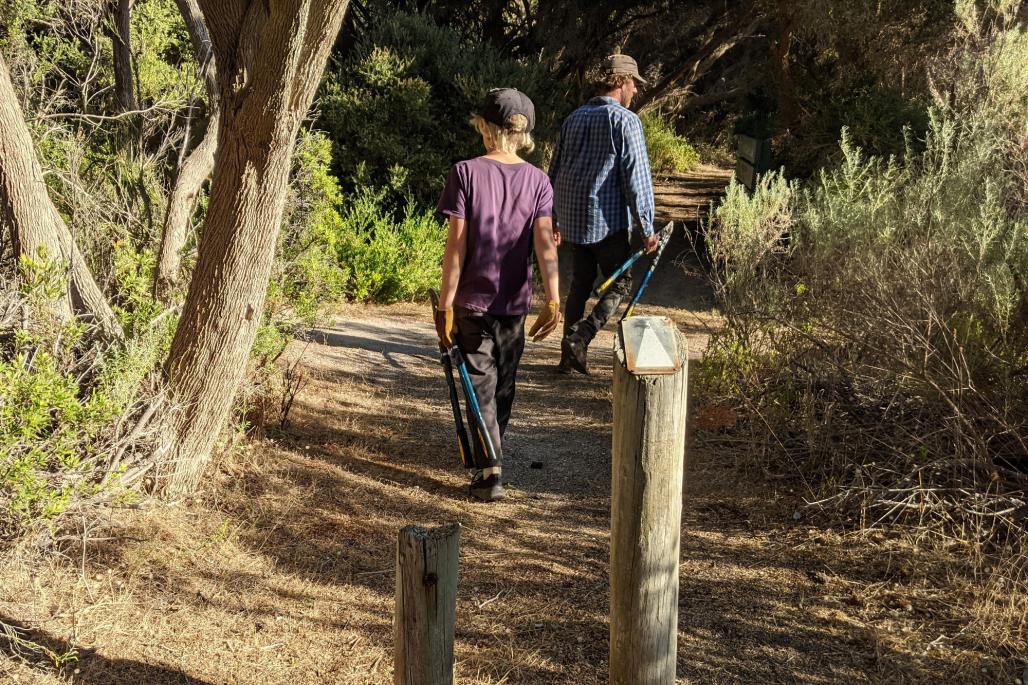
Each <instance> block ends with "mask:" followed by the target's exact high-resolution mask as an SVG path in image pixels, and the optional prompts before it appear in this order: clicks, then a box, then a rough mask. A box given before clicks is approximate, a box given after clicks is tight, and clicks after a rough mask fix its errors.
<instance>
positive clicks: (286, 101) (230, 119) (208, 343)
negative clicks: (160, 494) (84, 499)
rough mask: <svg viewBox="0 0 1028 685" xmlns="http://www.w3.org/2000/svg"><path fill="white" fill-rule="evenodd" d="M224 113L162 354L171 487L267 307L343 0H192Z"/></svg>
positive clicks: (206, 436) (228, 402) (209, 431)
mask: <svg viewBox="0 0 1028 685" xmlns="http://www.w3.org/2000/svg"><path fill="white" fill-rule="evenodd" d="M199 5H200V9H201V11H202V12H203V15H204V19H205V20H206V24H207V28H208V31H209V33H210V39H211V45H212V47H213V50H214V62H215V65H216V66H215V72H216V76H215V78H216V87H217V89H218V100H219V109H220V116H219V119H218V147H217V152H216V153H215V159H214V171H213V177H212V181H211V191H210V201H209V205H208V210H207V216H206V218H205V221H204V225H203V229H202V233H201V237H200V244H199V249H198V258H197V263H196V267H195V269H194V271H193V276H192V279H191V281H190V286H189V292H188V294H187V296H186V301H185V304H184V305H183V310H182V317H181V320H180V322H179V326H178V330H177V331H176V333H175V338H174V340H173V341H172V344H171V350H170V353H169V355H168V360H167V362H166V363H165V367H164V369H165V374H166V376H167V383H168V394H169V399H170V400H171V404H172V406H173V407H174V409H173V410H171V411H170V412H169V414H168V416H167V417H166V419H165V425H164V430H163V434H162V439H161V443H160V446H159V448H158V456H159V458H160V464H161V468H160V469H159V487H160V488H161V489H162V490H163V491H164V492H166V493H168V494H171V495H177V494H183V493H188V492H191V491H193V490H195V489H196V487H197V486H198V485H199V484H200V482H201V480H202V478H203V475H204V471H205V468H206V466H207V464H208V463H209V461H210V457H211V454H212V452H213V450H214V447H215V444H216V441H217V439H218V436H219V434H220V433H221V430H222V429H223V428H224V426H225V424H226V421H227V419H228V416H229V413H230V411H231V408H232V402H233V398H234V395H235V392H236V389H237V387H238V386H239V383H240V381H241V380H242V378H243V376H244V374H245V372H246V365H247V361H248V359H249V355H250V350H251V348H252V347H253V342H254V338H255V336H256V333H257V327H258V325H259V323H260V318H261V313H262V310H263V308H264V299H265V294H266V290H267V283H268V278H269V275H270V272H271V267H272V260H273V258H274V252H275V244H276V239H277V236H278V232H279V227H280V224H281V220H282V210H283V204H284V198H285V191H286V185H287V182H288V176H289V168H290V160H291V157H292V153H293V147H294V145H295V141H296V136H297V133H298V132H299V128H300V124H301V123H302V121H303V119H304V117H305V115H306V113H307V110H308V108H309V107H310V104H311V101H312V100H313V98H314V94H315V91H316V90H317V87H318V83H319V81H320V78H321V74H322V72H323V71H324V68H325V63H326V61H327V59H328V55H329V52H330V50H331V48H332V43H333V41H334V40H335V37H336V34H337V33H338V31H339V27H340V24H341V23H342V20H343V15H344V13H345V11H346V6H347V0H260V1H258V0H200V2H199Z"/></svg>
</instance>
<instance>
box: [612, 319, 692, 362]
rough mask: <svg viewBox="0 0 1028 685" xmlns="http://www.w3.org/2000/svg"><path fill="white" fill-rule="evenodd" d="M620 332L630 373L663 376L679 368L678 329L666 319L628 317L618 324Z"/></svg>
mask: <svg viewBox="0 0 1028 685" xmlns="http://www.w3.org/2000/svg"><path fill="white" fill-rule="evenodd" d="M619 331H620V335H621V345H622V347H623V348H624V350H625V368H627V369H628V372H629V373H631V374H635V375H637V376H645V375H663V374H672V373H675V372H676V371H678V370H679V369H680V368H682V360H681V358H680V356H679V353H678V330H677V329H676V328H675V325H674V324H673V323H671V320H670V319H668V318H667V317H666V316H630V317H628V318H627V319H625V320H624V321H622V322H621V324H620V327H619Z"/></svg>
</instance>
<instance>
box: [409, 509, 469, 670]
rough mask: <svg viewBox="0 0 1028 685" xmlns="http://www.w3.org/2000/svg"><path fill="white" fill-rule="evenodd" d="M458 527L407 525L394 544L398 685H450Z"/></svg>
mask: <svg viewBox="0 0 1028 685" xmlns="http://www.w3.org/2000/svg"><path fill="white" fill-rule="evenodd" d="M459 541H460V525H459V524H456V523H454V524H451V525H448V526H443V527H442V528H436V529H434V530H431V531H429V530H425V529H424V528H418V527H417V526H406V527H405V528H403V529H402V530H400V535H399V540H398V541H397V545H396V608H395V617H394V628H395V631H394V632H395V644H394V660H393V683H394V685H452V683H453V631H454V624H455V622H456V617H457V558H458V550H459Z"/></svg>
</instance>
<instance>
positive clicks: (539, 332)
mask: <svg viewBox="0 0 1028 685" xmlns="http://www.w3.org/2000/svg"><path fill="white" fill-rule="evenodd" d="M563 318H564V317H562V316H561V314H560V302H558V301H557V300H549V301H547V302H546V306H544V307H543V309H542V311H541V312H539V316H538V317H536V319H535V323H534V324H532V328H530V329H529V331H528V334H529V335H530V336H532V340H534V341H535V342H539V341H540V340H542V339H543V338H545V337H546V336H548V335H549V334H550V333H553V330H554V329H555V328H557V326H559V325H560V322H561V321H562V320H563Z"/></svg>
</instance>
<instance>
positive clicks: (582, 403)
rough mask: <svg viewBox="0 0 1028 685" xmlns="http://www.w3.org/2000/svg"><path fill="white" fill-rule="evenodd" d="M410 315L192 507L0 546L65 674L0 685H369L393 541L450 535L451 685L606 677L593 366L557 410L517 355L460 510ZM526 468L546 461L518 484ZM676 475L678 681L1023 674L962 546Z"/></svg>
mask: <svg viewBox="0 0 1028 685" xmlns="http://www.w3.org/2000/svg"><path fill="white" fill-rule="evenodd" d="M406 314H407V312H406V311H405V310H404V309H403V308H399V309H398V310H396V316H390V317H389V318H370V319H369V318H365V319H364V320H363V321H360V322H351V323H348V324H345V325H342V326H340V327H339V328H338V329H336V334H338V335H344V336H348V337H349V338H348V339H347V340H346V341H339V342H346V343H347V346H346V347H327V346H316V347H315V346H312V349H311V350H308V357H309V358H310V362H311V363H312V364H313V365H314V366H315V371H317V372H318V373H317V376H318V377H319V378H318V379H317V380H314V381H313V382H312V385H311V386H310V387H309V388H308V389H307V390H306V391H305V392H304V393H302V394H301V396H300V397H299V398H298V399H297V405H296V407H295V408H294V410H293V411H294V414H293V420H292V422H291V428H290V430H289V431H288V432H286V433H282V434H278V435H273V436H272V438H269V439H267V440H265V441H264V442H259V443H255V444H251V445H249V446H248V447H246V448H244V449H241V450H239V451H237V452H236V453H235V454H233V455H231V456H230V457H228V458H226V459H225V460H224V461H223V463H222V464H221V466H220V469H219V473H218V476H217V481H218V482H217V484H216V485H217V486H216V487H212V488H210V489H209V490H208V492H210V493H215V494H212V495H210V496H208V498H207V499H204V500H201V501H194V502H184V503H182V504H181V505H180V506H174V507H170V508H169V507H150V506H143V507H141V508H139V509H126V510H119V511H112V512H111V516H110V525H111V528H110V531H109V532H108V533H106V534H105V535H104V537H105V538H108V539H105V540H96V541H92V542H88V543H87V546H86V549H85V550H83V549H82V548H81V547H80V546H79V545H78V544H72V545H69V546H68V547H67V548H66V550H65V554H66V556H65V558H64V559H56V560H50V561H40V560H39V559H33V558H32V557H31V556H29V555H24V556H19V555H17V554H13V555H9V556H7V557H6V561H5V564H4V567H3V568H2V569H0V581H2V582H0V588H2V589H0V621H3V622H5V623H9V624H10V623H13V622H18V623H19V624H21V625H23V626H25V627H26V628H27V630H25V631H22V632H21V635H22V636H23V638H25V639H27V640H30V641H34V642H38V643H41V644H44V645H46V647H47V649H49V650H50V651H51V652H53V653H55V654H63V653H67V652H69V651H70V650H72V649H75V650H77V652H78V656H79V660H78V661H77V662H70V661H69V663H68V664H67V665H66V666H65V667H64V669H63V670H62V669H59V668H56V667H55V665H54V664H53V661H52V659H49V658H46V657H45V656H41V655H40V654H38V653H36V654H33V653H27V654H23V657H24V659H25V660H24V661H23V660H21V659H18V658H15V657H14V656H11V655H10V653H11V651H12V650H11V649H7V650H6V653H8V654H9V656H8V658H6V659H3V660H0V680H2V681H3V682H19V683H40V684H42V683H46V684H47V685H49V684H51V683H57V682H81V683H105V684H106V683H110V684H112V685H113V684H121V683H125V684H127V683H142V682H146V683H154V684H162V683H169V684H170V683H182V682H187V683H196V684H203V683H211V684H213V683H290V684H294V685H299V684H303V683H340V684H345V685H351V684H353V685H356V684H358V683H367V684H371V683H385V682H388V681H389V680H390V673H391V644H392V629H391V615H392V592H393V568H392V567H393V545H394V540H395V535H396V531H397V530H398V529H399V528H400V527H401V526H403V525H406V524H408V523H411V522H415V523H419V524H423V525H436V524H441V523H444V522H448V521H459V522H461V524H462V525H463V530H462V551H461V574H462V575H461V582H460V589H459V594H458V627H457V645H456V656H457V665H456V671H457V674H458V682H461V683H466V684H473V685H486V684H491V685H498V684H499V683H539V684H542V683H569V684H570V683H576V684H577V683H601V682H605V678H606V663H605V660H606V649H607V645H606V639H607V623H606V607H607V601H608V600H607V574H606V561H607V545H608V537H607V535H608V518H607V517H608V512H607V507H608V505H609V499H608V480H609V467H608V463H607V456H606V449H607V448H606V444H607V440H609V425H608V422H609V420H610V414H609V398H608V394H607V387H608V385H609V380H608V378H607V377H606V374H605V373H599V374H598V375H597V376H596V377H591V378H573V379H571V380H569V381H565V385H564V387H563V389H562V393H561V398H560V399H561V401H560V402H555V401H554V399H555V396H554V393H553V392H552V383H554V382H555V381H554V380H553V378H552V377H551V376H549V375H548V372H547V371H546V369H545V367H546V366H547V365H549V364H552V363H553V362H554V361H555V358H556V353H557V350H556V347H555V345H554V344H553V343H547V344H546V345H544V346H542V349H540V348H539V347H536V348H534V349H533V351H532V352H530V354H529V355H528V357H527V358H526V364H525V374H524V376H523V383H522V385H521V389H522V393H521V396H520V398H519V401H518V426H517V427H516V428H512V436H511V440H510V444H511V446H512V447H513V449H514V457H513V460H512V461H513V462H514V463H513V464H512V467H511V469H510V474H511V477H512V478H513V479H514V481H515V487H514V490H513V493H514V496H513V497H512V499H511V500H509V501H508V502H505V503H502V504H500V505H498V506H484V505H474V504H470V503H469V502H468V501H467V500H466V498H465V497H464V496H463V495H462V488H463V486H464V480H463V476H462V475H461V474H460V473H459V472H458V469H457V467H456V464H455V462H454V461H453V458H452V455H451V454H450V452H451V448H450V444H449V443H450V436H449V432H448V424H447V421H448V416H447V413H446V412H447V408H446V406H445V405H444V403H443V402H442V401H441V400H440V398H439V396H438V394H439V392H438V391H439V381H440V379H439V378H438V374H437V369H436V367H435V366H434V364H433V362H432V359H431V356H427V357H425V358H422V357H420V356H418V355H419V354H420V352H419V351H418V350H421V349H424V350H430V349H431V347H429V345H428V344H427V343H430V342H431V337H430V336H431V333H430V329H429V328H428V326H427V325H424V324H418V325H417V326H415V325H414V324H413V323H412V322H411V320H410V319H409V318H407V316H406ZM391 336H395V337H391ZM354 338H360V339H361V340H363V343H361V342H360V341H358V340H354ZM411 341H413V342H411ZM608 342H609V338H605V339H604V340H603V341H601V345H602V346H603V349H605V348H606V344H607V343H608ZM422 343H426V344H424V345H422ZM405 345H406V346H409V347H405ZM376 348H377V349H379V350H381V349H385V351H386V354H383V353H382V352H376V351H374V349H376ZM393 363H395V364H396V365H397V366H393V365H392V364H393ZM598 366H599V368H603V362H602V361H600V360H598ZM570 425H573V426H574V427H575V430H573V431H569V430H567V428H568V426H570ZM535 459H542V460H544V461H545V464H546V466H545V468H544V470H542V471H534V470H529V469H527V468H525V463H526V462H527V461H530V460H535ZM690 461H691V464H690V471H689V476H688V481H689V483H690V486H689V488H690V489H689V494H688V503H689V506H688V509H687V512H686V516H685V521H684V525H683V555H682V566H681V583H682V591H681V631H680V634H679V673H680V675H681V682H683V683H722V682H724V683H728V682H740V681H753V680H757V681H762V682H779V683H792V682H796V683H799V682H803V683H832V682H841V681H846V682H876V683H877V682H881V683H913V682H926V681H929V680H933V681H937V682H962V683H974V682H982V683H985V682H990V683H991V682H1013V678H1014V676H1015V675H1017V674H1019V670H1018V669H1020V668H1022V667H1023V665H1022V664H1020V663H1019V662H1018V661H1017V660H1016V659H1014V658H1012V656H1010V655H1012V654H1013V652H1012V651H1011V650H1013V649H1017V648H1019V647H1020V646H1023V644H1024V641H1023V634H1021V635H1020V636H1019V637H1018V634H1016V633H1012V634H1011V636H1010V637H1008V638H1007V640H1006V642H1005V643H1002V644H1001V643H997V645H996V647H997V649H996V650H995V651H994V652H991V653H990V652H987V651H984V650H982V649H981V647H980V644H981V641H980V640H978V639H970V638H969V635H970V634H971V633H973V632H974V631H976V630H978V629H979V624H978V623H976V621H977V620H980V619H982V618H983V617H984V616H985V615H986V613H987V612H999V613H1000V614H1001V615H1003V616H1006V617H1007V618H1008V620H1010V621H1012V622H1014V623H1016V624H1017V625H1023V622H1021V621H1020V617H1021V613H1020V612H1023V610H1024V594H1023V592H1021V593H1014V592H1011V593H1009V597H1010V599H1009V602H1008V603H1007V604H1002V605H1001V604H997V603H996V599H997V598H998V597H1001V596H1002V594H1000V593H997V592H985V590H986V589H984V588H979V587H975V586H973V584H972V583H971V582H970V581H969V580H968V578H967V577H966V576H964V575H963V574H961V573H959V572H954V571H953V569H959V568H960V566H959V563H957V562H958V561H959V558H960V554H961V552H960V550H953V551H952V552H951V553H950V554H949V555H943V554H941V553H940V552H926V551H923V550H920V549H916V548H913V547H912V546H911V543H910V541H909V539H907V538H904V537H902V536H899V535H892V534H884V533H872V534H868V535H860V534H846V535H843V534H840V533H837V532H833V531H832V530H826V529H823V528H819V527H817V526H811V525H808V524H807V523H805V522H802V521H800V522H797V521H794V520H793V517H792V512H793V511H794V510H795V508H796V507H797V506H798V505H799V503H800V497H799V493H797V492H794V491H790V488H792V487H793V486H792V485H789V484H786V483H775V482H771V483H761V482H753V481H751V480H748V479H747V478H746V477H745V476H744V475H743V474H742V473H741V472H739V471H736V470H734V469H731V468H726V467H725V464H724V461H723V459H721V458H720V455H718V454H715V453H713V452H710V451H705V450H701V449H696V448H694V449H693V451H692V453H691V454H690ZM519 464H520V466H519ZM83 559H84V560H85V561H84V563H83ZM985 598H989V599H988V601H986V599H985ZM988 625H990V626H993V625H996V623H995V620H993V619H991V618H990V619H989V620H988ZM1004 655H1007V656H1004ZM76 669H78V672H77V673H76ZM983 669H984V671H983ZM15 679H17V680H15Z"/></svg>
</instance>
